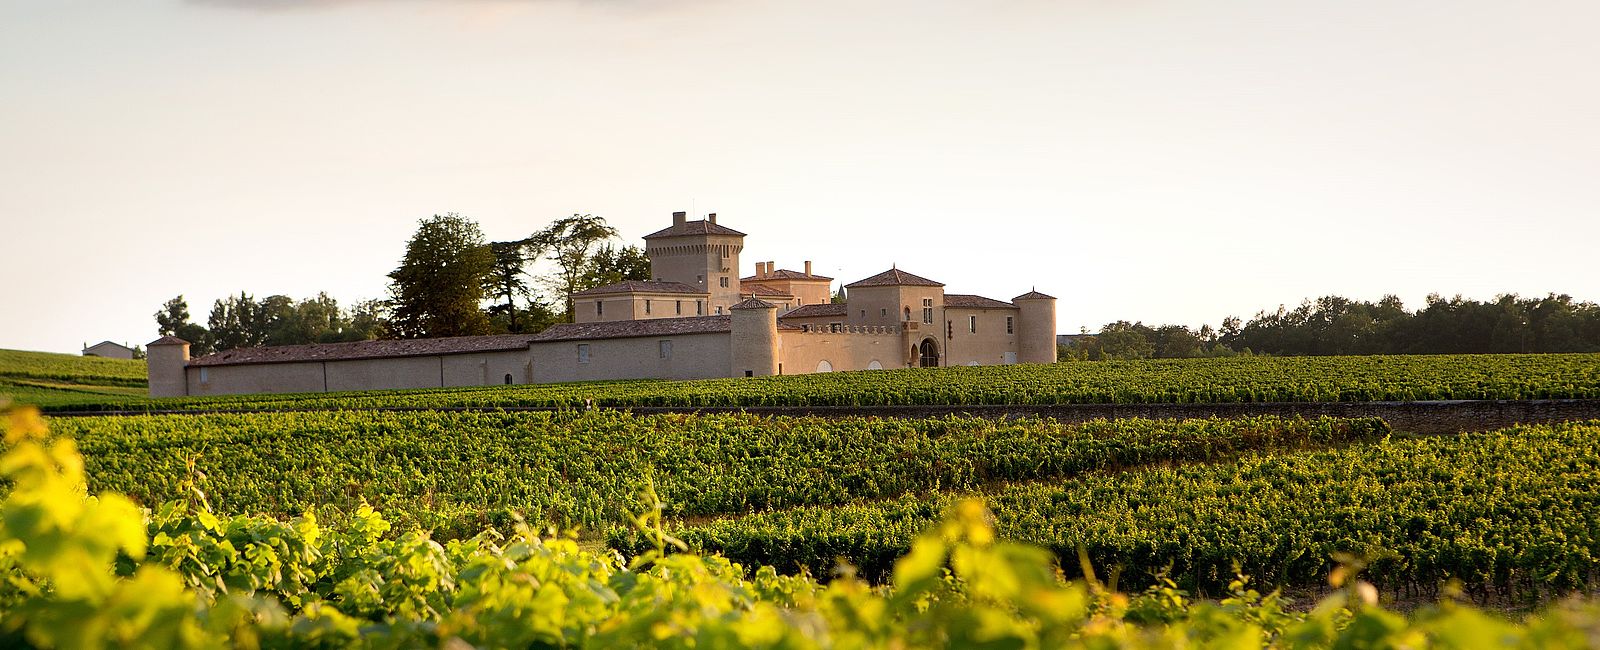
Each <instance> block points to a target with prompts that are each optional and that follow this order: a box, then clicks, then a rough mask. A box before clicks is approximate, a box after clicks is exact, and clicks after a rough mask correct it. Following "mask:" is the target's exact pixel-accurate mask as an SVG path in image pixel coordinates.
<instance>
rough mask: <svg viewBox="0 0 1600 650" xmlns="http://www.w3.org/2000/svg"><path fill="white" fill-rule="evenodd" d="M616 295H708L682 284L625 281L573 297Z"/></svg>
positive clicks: (696, 288)
mask: <svg viewBox="0 0 1600 650" xmlns="http://www.w3.org/2000/svg"><path fill="white" fill-rule="evenodd" d="M614 293H692V294H694V295H697V296H704V295H707V293H706V291H705V290H704V289H701V288H699V287H695V286H691V285H687V284H684V283H682V282H661V281H658V280H623V281H621V282H614V283H612V284H608V285H604V286H599V287H595V288H593V289H585V290H583V291H579V292H577V293H575V294H572V295H574V296H601V295H609V294H614Z"/></svg>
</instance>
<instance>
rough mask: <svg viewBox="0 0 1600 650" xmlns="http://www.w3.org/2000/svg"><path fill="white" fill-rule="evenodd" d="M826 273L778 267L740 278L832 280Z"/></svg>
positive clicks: (741, 280) (751, 280)
mask: <svg viewBox="0 0 1600 650" xmlns="http://www.w3.org/2000/svg"><path fill="white" fill-rule="evenodd" d="M832 279H833V278H830V277H828V276H825V275H807V274H806V272H805V271H790V270H789V269H778V270H776V271H769V272H767V274H766V275H759V276H758V275H752V276H750V277H748V278H739V281H740V282H760V281H762V280H832Z"/></svg>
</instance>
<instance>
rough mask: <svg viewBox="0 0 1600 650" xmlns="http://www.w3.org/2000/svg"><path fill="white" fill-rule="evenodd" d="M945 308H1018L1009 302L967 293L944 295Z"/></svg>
mask: <svg viewBox="0 0 1600 650" xmlns="http://www.w3.org/2000/svg"><path fill="white" fill-rule="evenodd" d="M944 306H945V307H946V308H955V309H1016V308H1017V306H1016V305H1013V304H1011V303H1009V302H1003V301H999V300H995V299H993V298H985V297H983V296H974V295H971V294H965V293H947V294H944Z"/></svg>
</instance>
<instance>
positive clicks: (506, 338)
mask: <svg viewBox="0 0 1600 650" xmlns="http://www.w3.org/2000/svg"><path fill="white" fill-rule="evenodd" d="M533 338H534V335H532V334H496V335H491V336H455V337H450V338H439V339H405V340H387V341H355V342H352V343H313V344H311V345H280V346H276V347H270V348H235V349H232V350H223V351H222V352H218V353H216V354H208V355H206V356H203V357H200V358H198V359H193V360H191V361H189V365H191V366H237V365H245V364H254V363H294V362H304V361H350V360H354V359H389V358H394V357H426V356H435V355H441V354H466V353H470V352H501V351H506V350H525V349H527V347H528V342H529V341H531V340H533Z"/></svg>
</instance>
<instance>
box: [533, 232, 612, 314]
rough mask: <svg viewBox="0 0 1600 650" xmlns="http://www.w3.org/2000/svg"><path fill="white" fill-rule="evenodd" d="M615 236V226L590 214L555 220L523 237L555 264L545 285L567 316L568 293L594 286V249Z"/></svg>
mask: <svg viewBox="0 0 1600 650" xmlns="http://www.w3.org/2000/svg"><path fill="white" fill-rule="evenodd" d="M616 236H617V229H616V228H613V227H611V226H610V225H609V224H607V223H606V220H605V218H603V217H597V216H595V215H592V214H574V215H572V216H570V217H564V218H561V219H557V220H555V221H553V222H551V223H550V225H548V226H545V228H544V229H543V230H540V231H539V232H536V233H534V234H533V235H532V236H530V237H528V239H527V240H526V241H527V242H528V245H529V246H531V247H533V249H534V250H537V251H539V252H540V253H542V254H544V255H545V259H547V260H549V261H550V262H552V263H554V264H555V270H554V271H553V272H552V273H551V274H550V276H548V277H547V278H546V281H545V284H546V285H548V286H549V287H550V288H551V289H552V290H553V291H555V292H556V293H557V294H559V295H560V296H561V300H562V302H563V304H565V305H566V310H567V311H566V313H567V319H568V320H569V321H570V320H571V319H572V294H574V293H577V292H579V291H582V290H584V289H587V288H590V287H591V286H594V285H592V284H589V283H590V282H594V281H595V279H596V278H595V274H596V271H597V270H598V267H599V263H600V262H615V260H609V259H606V260H602V259H598V258H597V257H596V256H595V251H596V248H597V247H599V246H600V245H601V244H602V243H604V242H606V241H608V240H611V239H613V238H615V237H616Z"/></svg>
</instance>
